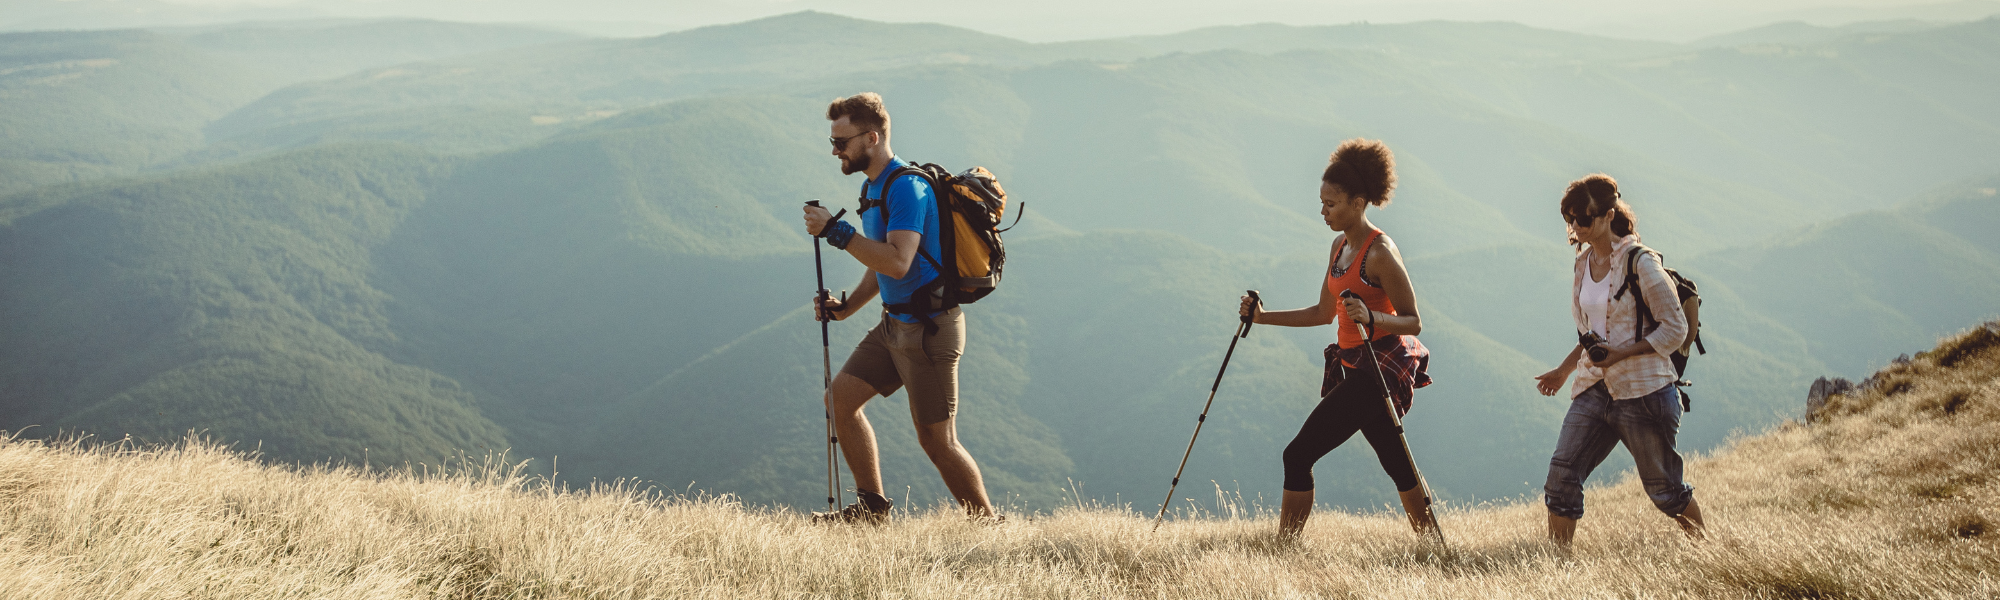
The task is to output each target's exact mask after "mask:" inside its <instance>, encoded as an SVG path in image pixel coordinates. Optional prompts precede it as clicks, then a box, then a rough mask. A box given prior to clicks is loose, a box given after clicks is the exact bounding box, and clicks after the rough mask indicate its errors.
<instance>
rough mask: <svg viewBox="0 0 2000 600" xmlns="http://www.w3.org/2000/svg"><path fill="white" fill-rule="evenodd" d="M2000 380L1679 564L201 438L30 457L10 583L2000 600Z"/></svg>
mask: <svg viewBox="0 0 2000 600" xmlns="http://www.w3.org/2000/svg"><path fill="white" fill-rule="evenodd" d="M1997 378H2000V324H1989V325H1987V326H1985V327H1983V328H1980V329H1975V330H1973V331H1972V332H1969V333H1965V334H1961V335H1958V336H1954V337H1953V338H1951V339H1948V340H1945V341H1944V342H1943V343H1942V344H1940V345H1939V346H1938V347H1937V348H1936V349H1935V350H1933V351H1931V352H1928V353H1924V354H1921V355H1919V356H1918V357H1917V358H1916V359H1915V360H1914V361H1913V362H1911V363H1910V364H1908V365H1902V366H1897V367H1894V368H1891V369H1888V370H1885V371H1883V372H1881V373H1878V374H1877V376H1876V377H1875V378H1874V379H1873V380H1872V382H1871V383H1872V385H1868V386H1864V388H1863V389H1861V390H1859V391H1856V392H1854V393H1851V394H1848V395H1845V396H1836V397H1835V398H1833V400H1832V401H1831V402H1830V403H1829V405H1828V407H1827V408H1826V409H1824V410H1823V411H1822V412H1821V413H1818V416H1817V419H1816V421H1815V423H1814V424H1813V425H1810V426H1806V425H1801V424H1798V423H1787V424H1785V425H1784V426H1781V427H1778V428H1776V429H1773V430H1771V431H1769V432H1766V433H1764V434H1762V435H1758V436H1755V437H1749V438H1744V439H1741V440H1738V441H1737V442H1735V443H1733V444H1732V445H1731V446H1730V447H1728V448H1726V449H1724V450H1723V451H1720V452H1718V453H1716V454H1714V455H1712V456H1708V457H1703V458H1697V459H1695V460H1692V461H1691V462H1690V464H1689V467H1688V472H1689V474H1690V477H1691V479H1692V480H1693V481H1694V482H1695V483H1696V485H1697V486H1698V487H1697V490H1698V491H1697V494H1698V496H1699V498H1700V499H1701V502H1702V503H1703V508H1704V512H1705V513H1706V514H1707V516H1708V522H1709V524H1710V526H1709V530H1708V532H1707V535H1708V539H1707V540H1706V541H1702V542H1695V543H1690V542H1687V541H1684V540H1683V539H1682V538H1681V536H1680V534H1679V532H1678V531H1675V529H1674V527H1673V526H1672V524H1671V522H1670V521H1669V520H1667V519H1666V518H1665V517H1662V516H1661V515H1660V514H1659V513H1658V512H1657V511H1655V510H1654V509H1653V508H1652V507H1651V505H1650V504H1649V503H1647V502H1646V501H1645V500H1644V497H1643V494H1642V493H1641V490H1640V482H1639V481H1638V480H1637V478H1636V477H1633V476H1631V475H1629V474H1628V475H1626V476H1625V477H1624V478H1623V479H1621V480H1619V481H1618V482H1616V483H1614V484H1611V485H1604V486H1595V487H1592V488H1590V489H1589V490H1587V492H1586V494H1587V497H1588V498H1589V502H1590V506H1591V512H1590V516H1589V517H1587V518H1585V519H1584V520H1583V521H1582V523H1581V527H1580V529H1579V532H1578V536H1577V542H1576V546H1575V549H1574V551H1573V553H1572V554H1567V555H1565V554H1562V553H1559V552H1557V551H1556V550H1555V549H1554V548H1552V547H1551V546H1549V545H1548V544H1547V543H1545V542H1543V541H1542V538H1541V528H1542V522H1543V517H1542V515H1543V509H1542V508H1541V507H1540V506H1539V504H1538V503H1537V502H1534V501H1506V502H1500V503H1486V504H1481V505H1478V506H1447V507H1446V508H1445V510H1444V511H1443V513H1442V515H1441V522H1442V524H1443V526H1444V527H1445V528H1446V529H1445V531H1446V532H1447V535H1449V536H1450V537H1449V539H1450V542H1451V546H1450V550H1449V551H1448V552H1439V551H1438V549H1437V548H1436V547H1435V546H1430V545H1428V544H1426V543H1424V542H1421V541H1420V540H1419V538H1417V537H1416V536H1414V535H1412V534H1411V533H1410V532H1409V531H1408V529H1407V525H1406V523H1405V521H1404V520H1403V519H1402V518H1401V517H1400V515H1394V514H1384V513H1381V512H1371V511H1364V512H1337V511H1332V512H1329V511H1321V512H1319V513H1318V514H1316V515H1314V517H1313V518H1312V520H1311V521H1310V522H1309V523H1308V525H1307V527H1306V529H1305V533H1304V536H1303V538H1302V539H1301V540H1299V541H1293V542H1287V541H1280V540H1278V539H1275V538H1274V537H1273V535H1272V531H1273V530H1274V529H1275V526H1274V524H1273V519H1272V518H1271V517H1270V516H1269V514H1268V512H1267V511H1265V510H1262V509H1261V507H1260V506H1258V505H1255V504H1250V503H1246V502H1242V501H1240V500H1239V501H1236V502H1233V503H1225V504H1223V506H1225V507H1226V509H1225V510H1224V511H1221V512H1215V513H1208V514H1200V515H1193V514H1186V513H1180V514H1177V515H1176V518H1175V519H1174V520H1173V521H1171V522H1170V523H1168V524H1166V526H1164V527H1162V528H1160V529H1159V530H1158V531H1151V522H1150V519H1149V518H1147V517H1146V516H1140V515H1135V514H1134V513H1133V512H1132V511H1131V510H1128V509H1127V508H1126V507H1120V506H1101V505H1072V506H1068V507H1064V508H1061V509H1059V510H1056V511H1054V512H1053V513H1035V514H1029V513H1020V512H1017V513H1014V514H1013V515H1012V518H1011V519H1010V520H1009V521H1008V522H1006V523H1003V524H978V523H970V522H966V521H965V520H963V518H962V517H959V516H956V515H955V514H953V513H952V511H949V510H942V509H927V508H918V509H917V510H913V511H905V512H901V513H899V514H898V515H897V517H896V518H895V519H894V521H893V522H892V523H891V524H890V525H888V526H884V527H847V526H836V527H826V526H814V525H810V524H808V523H807V522H806V520H805V519H803V518H802V515H800V514H799V513H796V512H792V511H789V510H775V511H774V510H768V509H753V508H746V507H744V506H742V505H740V504H738V503H736V502H734V501H733V499H731V498H727V497H723V498H713V497H687V496H680V495H675V494H672V493H671V492H669V494H667V495H661V494H659V493H657V491H655V490H640V489H634V488H630V487H594V488H591V489H585V490H578V489H567V488H560V487H550V486H548V485H547V484H546V482H545V481H543V480H540V479H534V478H526V477H522V476H521V475H520V474H519V473H520V472H519V470H518V469H517V468H514V467H512V466H511V465H510V464H509V463H508V462H506V461H505V460H504V459H499V458H487V459H485V460H479V459H473V460H460V461H454V462H452V463H450V464H446V465H438V466H431V465H425V466H422V467H418V466H414V465H413V466H411V467H410V468H408V469H401V468H399V469H391V470H367V471H364V470H360V469H358V468H355V467H343V468H336V469H329V468H323V467H320V468H286V467H271V466H262V465H259V464H257V463H255V462H252V461H250V460H246V459H245V457H243V456H242V455H240V454H236V453H233V452H231V451H228V450H225V449H223V448H219V447H217V446H215V445H212V444H211V443H207V442H204V441H201V440H198V439H190V440H188V441H184V442H182V443H180V444H176V445H170V446H163V447H150V446H137V445H132V444H108V445H95V446H91V445H79V444H74V443H55V444H51V443H45V442H32V441H22V440H18V439H10V440H8V441H6V442H4V443H0V498H4V499H5V503H4V504H3V505H0V507H4V508H0V514H5V515H6V516H7V518H6V519H5V520H0V539H6V540H8V541H9V542H10V543H8V544H5V545H4V546H0V560H4V561H5V562H6V564H9V565H13V567H12V568H10V569H8V570H6V571H5V572H4V574H0V585H6V586H7V589H9V590H11V594H13V595H14V596H16V597H21V598H64V597H72V596H74V595H76V594H77V593H79V592H81V593H84V594H87V595H92V596H120V595H146V596H155V595H181V594H194V595H202V596H209V597H259V598H274V597H280V598H282V597H313V598H348V597H354V598H364V597H365V598H384V597H393V598H404V597H409V598H431V597H439V598H518V597H613V598H627V597H631V598H637V597H733V598H763V597H771V598H778V597H795V596H800V595H807V596H816V597H842V598H847V597H854V598H860V597H878V596H886V595H897V596H912V597H941V596H951V597H968V598H988V597H993V598H1001V597H1008V598H1011V597H1021V596H1034V597H1092V598H1140V597H1144V598H1180V597H1218V596H1226V597H1290V596H1343V597H1346V596H1352V597H1367V598H1376V597H1380V598H1405V597H1412V596H1417V597H1437V598H1448V597H1467V598H1472V597H1478V598H1490V597H1496V596H1506V597H1529V598H1542V597H1548V598H1573V597H1577V596H1599V595H1603V596H1613V595H1626V594H1635V593H1636V594H1639V595H1643V596H1648V597H1675V598H1681V597H1685V598H1774V597H1777V598H1901V597H1980V596H1985V595H1989V594H1990V593H1991V592H1992V591H1994V590H1995V589H1996V588H2000V566H1996V565H2000V546H1996V541H1995V540H1996V538H1995V535H1996V534H1995V533H1994V531H1995V523H1996V521H1995V520H1996V519H2000V515H1996V514H1995V513H1994V506H1995V505H1996V502H2000V485H1996V483H1995V482H1996V481H2000V451H1996V449H2000V391H1997V390H2000V379H1997ZM1196 493H1205V492H1196ZM1227 500H1238V499H1234V498H1227ZM1133 508H1137V509H1141V512H1144V511H1143V509H1144V508H1145V507H1142V506H1140V507H1133Z"/></svg>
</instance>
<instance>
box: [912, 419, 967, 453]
mask: <svg viewBox="0 0 2000 600" xmlns="http://www.w3.org/2000/svg"><path fill="white" fill-rule="evenodd" d="M956 430H957V427H956V425H955V424H954V423H953V422H952V421H950V420H945V421H943V422H939V423H932V424H929V425H918V426H917V445H918V446H921V447H923V449H924V454H928V455H930V456H931V458H933V459H936V458H937V457H938V456H940V455H941V454H943V453H946V452H955V451H957V450H958V435H957V433H956Z"/></svg>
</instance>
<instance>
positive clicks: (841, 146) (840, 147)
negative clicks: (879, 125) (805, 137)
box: [826, 131, 874, 152]
mask: <svg viewBox="0 0 2000 600" xmlns="http://www.w3.org/2000/svg"><path fill="white" fill-rule="evenodd" d="M870 133H874V132H872V131H863V132H861V133H857V134H854V135H850V136H847V137H831V136H829V137H827V138H826V141H828V142H830V143H832V144H833V151H834V152H846V151H847V141H848V140H851V139H854V138H858V137H861V136H864V135H868V134H870Z"/></svg>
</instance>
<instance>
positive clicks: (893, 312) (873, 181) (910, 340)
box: [805, 92, 995, 523]
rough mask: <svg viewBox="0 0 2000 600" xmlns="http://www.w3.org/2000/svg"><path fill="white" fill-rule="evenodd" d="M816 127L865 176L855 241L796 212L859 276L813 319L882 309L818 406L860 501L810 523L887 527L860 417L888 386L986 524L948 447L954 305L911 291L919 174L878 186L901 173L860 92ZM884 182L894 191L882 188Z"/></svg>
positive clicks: (928, 258) (920, 226)
mask: <svg viewBox="0 0 2000 600" xmlns="http://www.w3.org/2000/svg"><path fill="white" fill-rule="evenodd" d="M826 118H827V120H828V121H832V122H833V124H832V137H831V138H829V140H828V141H830V142H832V143H833V155H834V156H836V157H839V158H840V172H841V173H842V174H844V175H852V174H854V173H857V172H859V173H863V174H866V175H867V176H868V180H867V181H865V182H862V184H861V210H860V212H859V213H858V215H859V217H860V219H861V231H860V232H858V233H860V235H856V233H857V232H856V231H855V229H854V227H853V226H852V225H848V224H847V223H846V222H845V221H833V220H832V215H830V214H828V213H827V210H826V209H824V208H821V207H817V206H807V207H805V220H806V232H807V233H810V234H812V235H814V236H818V237H824V238H826V240H827V242H828V243H829V244H831V245H832V246H833V247H835V248H839V249H842V250H846V251H847V253H848V254H850V255H853V256H854V258H855V260H859V261H861V264H862V265H863V266H866V267H868V271H867V272H866V273H863V274H862V275H861V282H860V283H857V284H855V290H854V295H853V296H850V297H848V298H847V299H846V300H845V301H841V300H835V299H832V298H827V299H825V304H824V305H822V309H823V310H824V311H826V313H828V314H830V315H831V317H832V318H833V319H834V320H845V319H847V317H849V316H851V315H853V314H854V313H855V312H857V311H859V310H860V308H861V307H862V306H864V305H866V304H867V303H868V300H869V299H870V298H873V297H874V296H875V295H876V294H877V293H880V294H881V296H882V305H883V309H884V310H883V313H882V319H881V321H880V322H878V323H876V325H875V327H874V329H872V330H870V331H869V332H868V335H867V337H865V338H863V339H862V340H861V343H860V344H859V345H857V346H855V347H854V353H853V354H852V355H850V356H848V358H847V363H846V364H845V365H843V366H841V368H840V373H839V374H838V375H835V376H834V379H833V385H832V387H830V388H828V389H827V391H826V398H825V400H826V405H827V409H828V410H829V411H831V412H832V413H833V422H834V429H835V431H836V433H837V434H838V435H839V437H840V438H841V439H842V440H844V441H845V442H846V443H845V444H842V445H841V454H843V455H844V456H845V457H846V459H847V467H848V469H849V470H851V471H853V473H854V486H855V492H856V495H857V496H858V497H859V498H858V500H857V501H856V502H855V503H854V504H851V505H849V506H847V507H846V508H844V509H842V510H840V511H839V512H833V513H821V514H816V515H814V518H815V520H821V521H832V522H856V521H859V522H867V523H880V522H882V521H884V520H886V519H887V518H888V516H889V506H890V502H889V499H888V498H887V497H884V496H883V495H882V489H883V487H882V472H881V464H880V460H879V457H878V455H877V453H876V449H875V430H874V428H873V427H871V426H870V425H869V424H868V417H866V416H864V415H862V413H861V407H862V405H864V404H867V403H868V401H869V400H871V399H874V397H875V396H876V395H877V394H880V395H882V396H885V397H886V396H888V395H889V394H893V393H895V392H896V390H897V388H907V389H909V397H910V416H911V417H912V419H913V420H915V421H916V428H917V442H918V443H919V444H921V445H922V446H923V448H924V454H926V455H929V456H930V459H931V464H933V465H936V466H937V469H938V475H940V476H942V477H943V478H944V484H945V487H946V488H948V489H950V490H951V495H952V497H954V498H957V499H958V503H959V505H960V506H962V507H964V508H965V511H966V513H968V514H969V515H971V516H973V517H980V518H994V517H995V514H994V512H993V505H992V503H991V502H989V501H988V500H987V498H986V484H985V483H984V482H983V481H982V480H981V479H980V477H979V465H978V464H976V463H974V462H973V461H972V455H971V454H970V453H967V452H966V451H965V447H964V446H961V445H959V443H958V425H957V420H956V417H957V414H958V358H959V355H960V354H961V353H963V352H964V350H965V317H964V315H963V314H961V313H960V312H959V309H958V308H957V307H952V308H950V309H946V310H935V309H934V308H932V307H933V306H935V305H934V304H931V303H930V302H929V301H930V300H932V298H930V297H929V296H930V294H928V293H922V292H920V288H923V287H924V284H926V283H930V282H931V280H932V279H935V278H936V277H937V276H938V271H937V266H936V264H935V263H934V257H937V256H940V255H941V254H940V253H939V248H938V235H937V232H938V222H939V219H938V217H939V215H938V214H937V201H936V198H934V197H933V196H932V190H931V187H930V184H929V182H928V181H927V180H925V179H924V178H923V177H921V176H919V175H916V174H914V173H910V174H906V175H903V176H900V177H885V175H891V174H894V173H896V172H897V170H898V169H901V168H902V167H903V166H905V165H907V164H909V163H906V162H904V161H903V160H902V159H900V158H896V155H895V153H893V152H890V151H889V111H888V110H887V109H886V108H884V107H883V106H882V97H881V96H879V95H876V94H875V93H873V92H866V93H861V94H855V95H853V96H848V97H846V98H840V99H837V100H834V101H833V103H832V104H831V105H829V106H827V108H826ZM890 178H893V179H895V181H883V180H884V179H890ZM885 213H886V215H885ZM919 254H922V256H919ZM818 301H819V299H818V298H815V302H818Z"/></svg>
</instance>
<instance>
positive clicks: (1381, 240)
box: [1238, 139, 1437, 537]
mask: <svg viewBox="0 0 2000 600" xmlns="http://www.w3.org/2000/svg"><path fill="white" fill-rule="evenodd" d="M1395 187H1396V170H1395V159H1394V158H1393V156H1392V155H1391V154H1390V153H1389V147H1388V146H1387V145H1384V144H1383V143H1382V142H1380V141H1377V140H1363V139H1352V140H1347V141H1346V142H1343V143H1341V144H1340V148H1339V149H1338V150H1335V151H1334V153H1333V157H1332V159H1331V160H1329V161H1328V164H1327V167H1326V171H1325V172H1324V173H1322V174H1321V175H1320V187H1319V200H1320V217H1321V219H1322V220H1323V221H1325V222H1326V226H1327V227H1328V228H1329V229H1332V230H1333V231H1335V232H1339V233H1340V235H1338V236H1335V238H1334V241H1333V249H1332V251H1331V252H1330V253H1329V254H1328V255H1327V272H1326V275H1325V277H1324V278H1323V281H1322V282H1320V283H1321V284H1320V285H1319V286H1318V287H1319V303H1318V304H1314V305H1312V306H1308V307H1305V308H1300V309H1294V310H1281V311H1270V312H1265V311H1264V310H1263V306H1261V305H1259V304H1258V303H1257V302H1256V301H1255V300H1254V299H1253V298H1252V297H1250V296H1244V297H1243V298H1242V300H1241V306H1239V308H1238V310H1239V311H1240V312H1241V314H1243V315H1247V316H1249V317H1250V318H1251V321H1252V322H1254V323H1264V324H1268V325H1282V326H1286V327H1316V326H1320V325H1326V324H1328V323H1335V322H1338V323H1339V328H1338V329H1339V332H1338V337H1339V342H1340V343H1338V344H1336V345H1334V346H1329V347H1328V348H1327V352H1326V359H1327V373H1328V377H1327V378H1326V381H1325V382H1324V383H1323V384H1322V385H1321V388H1320V395H1321V397H1320V402H1319V405H1318V406H1315V407H1314V408H1313V410H1312V413H1311V414H1309V415H1307V416H1306V421H1305V424H1303V425H1301V426H1300V427H1299V434H1298V436H1297V437H1294V438H1292V443H1291V444H1289V445H1287V446H1285V452H1284V464H1285V494H1284V500H1283V504H1282V505H1281V507H1280V508H1279V510H1278V534H1279V535H1281V536H1284V537H1296V536H1298V535H1299V533H1300V532H1301V531H1302V530H1303V529H1304V528H1305V524H1306V518H1307V517H1309V516H1311V514H1312V505H1313V477H1312V466H1313V463H1315V462H1318V461H1319V459H1320V457H1323V456H1326V454H1327V453H1328V452H1332V451H1333V449H1334V448H1335V447H1338V446H1340V445H1341V444H1343V443H1345V442H1346V441H1347V440H1348V439H1349V438H1352V437H1354V434H1355V433H1360V434H1361V435H1362V436H1363V437H1365V438H1366V439H1367V440H1368V444H1369V445H1370V446H1372V447H1374V449H1375V457H1376V458H1377V459H1378V460H1380V461H1381V463H1382V470H1383V471H1384V472H1385V473H1387V474H1388V475H1389V479H1390V481H1393V482H1394V483H1395V484H1396V490H1397V491H1398V495H1400V496H1401V497H1402V501H1403V508H1404V510H1405V511H1406V512H1408V514H1409V517H1410V527H1411V528H1413V529H1415V530H1417V531H1418V532H1420V533H1421V532H1427V531H1430V530H1433V529H1435V528H1436V527H1437V520H1436V517H1435V516H1434V515H1433V514H1432V512H1431V507H1430V501H1429V498H1427V497H1426V495H1425V493H1424V489H1423V486H1422V485H1421V480H1420V478H1419V476H1418V474H1417V473H1416V469H1415V467H1414V466H1413V464H1412V461H1411V460H1410V458H1409V455H1408V453H1407V452H1406V451H1405V448H1404V447H1403V442H1402V440H1401V439H1400V438H1399V437H1398V435H1397V428H1396V422H1395V419H1394V418H1393V417H1392V416H1391V415H1390V414H1389V403H1388V402H1384V401H1383V396H1384V395H1385V394H1386V395H1387V396H1388V397H1389V399H1390V400H1393V401H1394V404H1395V408H1396V412H1397V416H1400V415H1401V414H1403V413H1407V412H1409V410H1410V398H1411V396H1412V394H1413V392H1414V390H1415V389H1416V388H1420V387H1424V386H1426V385H1429V384H1430V382H1431V378H1430V375H1429V374H1428V373H1426V370H1427V369H1428V367H1429V365H1430V351H1429V350H1426V349H1424V345H1423V344H1422V343H1419V342H1417V338H1416V335H1417V332H1419V331H1422V330H1423V327H1424V325H1423V320H1422V319H1421V318H1420V317H1418V316H1417V296H1416V291H1415V290H1414V289H1413V288H1412V287H1411V285H1410V274H1409V272H1407V271H1405V270H1404V268H1403V255H1402V252H1401V251H1400V250H1398V249H1397V248H1396V244H1395V242H1393V241H1391V240H1390V239H1389V236H1387V235H1384V234H1383V233H1382V230H1380V229H1376V228H1375V225H1374V224H1372V223H1369V221H1368V216H1367V210H1368V207H1369V206H1381V205H1384V204H1388V203H1389V196H1390V194H1391V193H1392V192H1393V191H1394V190H1395ZM1343 292H1349V293H1352V294H1353V295H1354V296H1355V297H1352V298H1342V297H1341V294H1342V293H1343ZM1364 326H1365V327H1366V328H1367V329H1366V333H1364V331H1363V329H1362V327H1364ZM1364 336H1366V337H1367V339H1363V338H1364ZM1370 353H1373V354H1374V356H1373V357H1370V356H1369V354H1370ZM1378 368H1379V370H1380V376H1377V374H1376V373H1370V372H1368V371H1373V370H1377V369H1378ZM1341 373H1345V376H1344V377H1340V376H1337V374H1341ZM1384 387H1387V389H1383V388H1384Z"/></svg>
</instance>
